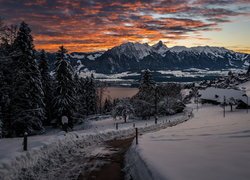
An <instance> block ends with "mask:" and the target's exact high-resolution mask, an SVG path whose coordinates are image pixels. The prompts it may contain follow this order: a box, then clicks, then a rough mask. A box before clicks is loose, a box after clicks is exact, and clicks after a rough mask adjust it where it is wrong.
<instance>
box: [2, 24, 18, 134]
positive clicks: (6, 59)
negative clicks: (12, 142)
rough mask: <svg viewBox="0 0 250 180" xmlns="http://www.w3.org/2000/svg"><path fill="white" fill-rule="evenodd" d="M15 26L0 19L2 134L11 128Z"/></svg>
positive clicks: (7, 132)
mask: <svg viewBox="0 0 250 180" xmlns="http://www.w3.org/2000/svg"><path fill="white" fill-rule="evenodd" d="M16 34H17V33H16V26H6V25H5V24H4V23H3V22H1V19H0V109H1V112H0V113H1V122H2V136H9V135H10V134H9V130H10V129H11V119H10V116H11V109H10V99H11V96H12V93H13V74H14V73H13V62H12V58H11V54H12V51H13V48H12V46H13V41H14V40H15V38H16Z"/></svg>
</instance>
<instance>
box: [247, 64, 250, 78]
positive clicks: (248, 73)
mask: <svg viewBox="0 0 250 180" xmlns="http://www.w3.org/2000/svg"><path fill="white" fill-rule="evenodd" d="M247 75H248V76H250V65H249V66H248V70H247Z"/></svg>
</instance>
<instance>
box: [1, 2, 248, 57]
mask: <svg viewBox="0 0 250 180" xmlns="http://www.w3.org/2000/svg"><path fill="white" fill-rule="evenodd" d="M0 17H2V18H3V19H4V20H5V22H6V23H8V24H17V23H20V22H21V21H23V20H24V21H25V22H26V23H28V24H30V26H31V28H32V30H33V32H32V33H33V35H34V40H35V45H36V48H37V49H45V50H47V51H56V50H57V48H58V46H59V45H61V44H64V45H65V46H66V48H67V49H68V50H69V51H71V52H73V51H78V52H79V51H81V52H90V51H99V50H106V49H108V48H111V47H113V46H116V45H119V44H121V43H124V42H127V41H132V42H143V43H149V44H150V45H152V44H154V43H156V42H157V41H159V40H162V41H163V42H164V43H165V44H166V45H167V46H168V47H172V46H176V45H181V46H182V45H183V46H188V47H191V46H200V45H202V46H203V45H210V46H224V47H226V48H229V49H232V50H235V51H241V52H248V53H250V0H144V1H137V0H117V1H111V0H81V1H80V0H33V1H31V0H0Z"/></svg>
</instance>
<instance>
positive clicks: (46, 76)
mask: <svg viewBox="0 0 250 180" xmlns="http://www.w3.org/2000/svg"><path fill="white" fill-rule="evenodd" d="M39 69H40V72H41V78H42V79H41V81H42V87H43V92H44V103H45V116H46V118H45V120H44V124H45V125H49V124H50V121H51V120H52V112H53V111H52V105H51V99H52V98H53V89H52V78H51V76H50V73H49V67H48V61H47V57H46V53H45V51H44V50H42V51H41V54H40V64H39Z"/></svg>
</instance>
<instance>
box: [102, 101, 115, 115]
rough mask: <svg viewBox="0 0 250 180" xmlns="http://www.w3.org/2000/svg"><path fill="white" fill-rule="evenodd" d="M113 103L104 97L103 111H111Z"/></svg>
mask: <svg viewBox="0 0 250 180" xmlns="http://www.w3.org/2000/svg"><path fill="white" fill-rule="evenodd" d="M112 108H113V105H112V102H111V101H110V99H109V98H106V99H105V101H104V105H103V112H104V113H109V112H111V111H112Z"/></svg>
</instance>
